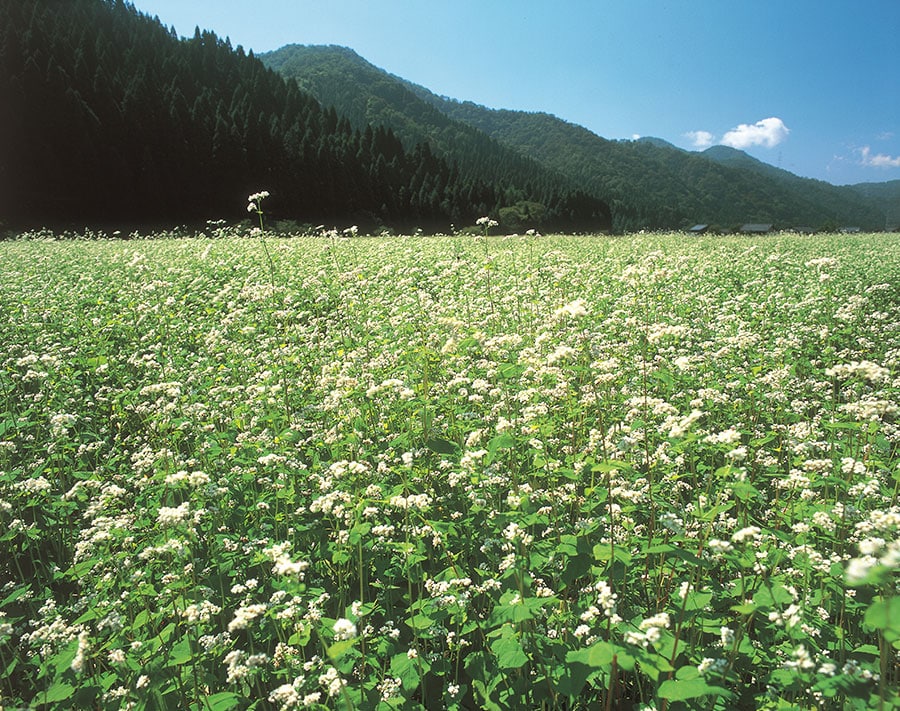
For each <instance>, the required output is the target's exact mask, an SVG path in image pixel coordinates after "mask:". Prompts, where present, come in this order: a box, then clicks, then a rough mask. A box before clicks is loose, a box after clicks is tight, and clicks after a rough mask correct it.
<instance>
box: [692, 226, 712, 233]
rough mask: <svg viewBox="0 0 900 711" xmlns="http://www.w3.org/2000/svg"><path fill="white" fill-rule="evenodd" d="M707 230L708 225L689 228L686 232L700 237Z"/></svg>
mask: <svg viewBox="0 0 900 711" xmlns="http://www.w3.org/2000/svg"><path fill="white" fill-rule="evenodd" d="M708 229H709V225H694V226H693V227H691V229H689V230H688V232H691V233H692V234H695V235H702V234H703V233H704V232H706V231H707V230H708Z"/></svg>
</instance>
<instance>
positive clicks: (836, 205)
mask: <svg viewBox="0 0 900 711" xmlns="http://www.w3.org/2000/svg"><path fill="white" fill-rule="evenodd" d="M260 58H261V59H262V61H263V62H264V63H266V65H267V66H269V67H270V68H273V69H276V70H277V71H280V72H281V73H282V74H284V75H285V76H288V77H291V78H293V79H295V80H296V81H297V82H298V85H299V86H301V87H303V88H305V89H306V90H308V91H309V92H310V93H312V94H313V95H314V96H316V97H317V98H318V99H319V100H320V101H321V102H322V103H323V104H324V105H328V106H335V107H336V108H337V110H338V111H339V112H341V113H343V114H345V115H347V116H348V117H351V120H355V121H357V122H368V123H372V124H382V125H385V126H390V127H391V128H392V129H393V130H394V131H396V132H397V135H398V136H399V137H401V140H403V141H404V142H409V141H422V140H427V141H429V142H430V143H431V144H432V145H433V146H434V147H435V150H436V152H438V153H439V154H440V155H442V156H444V157H446V158H448V159H453V160H458V161H459V164H460V166H466V165H467V160H471V157H470V158H468V159H467V158H465V157H463V156H462V155H461V154H464V153H468V152H470V148H469V146H471V145H474V142H475V141H477V140H483V138H482V139H478V138H477V136H476V135H475V134H466V133H465V131H464V129H463V128H462V127H468V128H470V129H476V130H477V131H478V132H480V133H481V134H483V135H484V136H487V137H489V138H490V139H493V140H494V141H495V142H496V144H499V146H500V147H502V148H505V149H507V150H512V151H514V152H516V153H518V154H519V155H520V156H524V157H527V158H529V159H531V160H532V161H535V162H537V163H538V164H540V165H541V166H542V167H543V168H545V169H549V170H550V171H552V172H553V173H555V174H557V175H563V176H566V177H567V178H568V179H570V180H571V181H574V183H575V184H577V185H578V186H580V187H581V188H583V189H584V190H585V191H587V192H589V193H593V194H597V195H600V196H602V197H603V198H605V199H606V200H607V201H608V202H609V204H610V206H611V209H612V212H613V221H614V226H615V228H616V229H619V230H629V229H639V228H651V229H655V228H678V227H685V226H688V225H691V224H694V223H700V222H702V223H707V224H714V225H717V226H720V227H723V228H734V227H736V226H738V225H740V224H742V223H745V222H771V223H775V224H776V225H777V226H779V227H791V226H801V225H802V226H813V227H818V226H822V225H832V226H839V225H848V224H853V225H859V226H861V227H864V228H866V229H883V228H884V226H885V210H884V205H883V204H882V203H881V202H879V201H878V200H877V199H873V198H872V197H871V196H868V195H866V194H865V193H863V192H859V191H854V190H852V189H850V188H847V187H836V186H833V185H830V184H828V183H824V182H822V181H816V180H810V179H806V178H800V177H798V176H796V175H793V174H791V173H789V172H787V171H782V170H779V169H778V168H774V167H773V166H768V165H767V164H765V163H762V162H760V161H756V160H755V159H753V158H751V157H750V156H749V155H747V154H746V153H743V152H741V151H735V150H734V149H730V148H727V147H724V146H717V147H715V148H712V149H709V150H708V151H706V152H704V153H695V152H689V151H684V150H681V149H679V148H676V147H675V146H673V145H672V144H670V143H667V142H666V141H663V140H661V139H657V138H642V139H638V140H636V141H611V140H607V139H605V138H602V137H600V136H598V135H596V134H594V133H592V132H591V131H589V130H587V129H586V128H584V127H582V126H578V125H576V124H572V123H569V122H567V121H564V120H562V119H559V118H557V117H556V116H553V115H552V114H549V113H543V112H522V111H510V110H504V109H489V108H486V107H484V106H480V105H477V104H474V103H472V102H467V101H458V100H455V99H450V98H447V97H443V96H439V95H437V94H435V93H433V92H432V91H430V90H429V89H426V88H424V87H421V86H418V85H416V84H413V83H411V82H408V81H405V80H403V79H401V78H399V77H396V76H393V75H391V74H389V73H387V72H385V71H383V70H381V69H378V68H377V67H374V66H373V65H372V64H370V63H369V62H367V61H366V60H364V59H363V58H361V57H359V56H358V55H357V54H356V53H354V52H352V51H351V50H347V49H345V48H339V47H316V46H298V45H291V46H288V47H284V48H282V49H280V50H276V51H275V52H272V53H269V54H265V55H261V56H260ZM481 145H486V144H481ZM463 147H465V148H463ZM460 149H462V150H460ZM484 150H487V149H486V148H485V149H484ZM490 150H491V151H497V150H498V149H497V147H496V146H494V145H492V146H491V148H490ZM484 155H488V153H484ZM490 155H500V153H499V152H498V153H496V154H494V153H490ZM504 155H508V154H504ZM465 169H466V168H464V167H461V170H465Z"/></svg>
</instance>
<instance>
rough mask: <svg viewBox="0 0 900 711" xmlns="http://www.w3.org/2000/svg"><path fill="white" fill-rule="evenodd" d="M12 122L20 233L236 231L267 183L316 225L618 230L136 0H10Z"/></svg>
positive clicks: (564, 185)
mask: <svg viewBox="0 0 900 711" xmlns="http://www.w3.org/2000/svg"><path fill="white" fill-rule="evenodd" d="M0 129H2V131H0V135H2V136H3V139H2V140H3V145H2V153H0V184H2V185H3V186H4V190H2V191H0V215H2V217H0V219H2V220H3V221H5V222H6V224H7V226H33V225H85V224H103V225H106V224H117V223H119V224H129V225H131V224H137V223H143V224H149V223H157V224H172V223H173V222H185V223H189V222H200V221H203V220H207V219H219V218H224V219H228V220H234V219H238V217H240V216H242V213H243V215H245V214H246V213H244V207H245V205H246V203H245V198H246V196H247V195H248V194H250V193H252V192H255V191H257V190H261V189H265V190H268V191H270V192H271V194H272V197H271V199H270V200H269V201H268V202H267V205H266V207H267V209H269V210H272V212H273V214H274V215H275V216H277V217H281V218H290V219H293V220H298V221H303V222H309V223H317V222H332V223H340V222H344V223H350V222H353V223H358V224H360V225H365V226H366V227H370V228H374V227H376V226H392V227H397V228H400V229H408V228H412V227H422V228H424V229H445V228H448V227H449V226H450V225H451V224H456V225H460V226H461V225H466V224H472V223H474V221H475V220H476V218H477V217H479V216H481V215H487V214H490V215H492V216H497V217H499V216H501V215H503V216H505V217H506V218H507V221H508V222H509V223H510V226H515V227H522V228H526V227H540V228H545V229H559V230H566V231H593V230H600V229H606V228H608V227H609V226H610V213H609V208H608V206H607V205H606V203H605V202H604V201H603V200H602V199H601V198H600V197H598V196H597V194H596V193H590V192H585V191H581V190H578V189H576V188H575V187H573V185H572V184H571V183H569V182H567V181H566V180H565V179H563V178H561V177H560V176H552V175H550V174H549V173H548V171H546V170H545V171H541V170H540V169H538V168H537V166H536V164H535V163H534V162H533V161H529V160H526V159H523V158H522V157H521V156H519V155H518V154H515V153H513V152H507V153H506V154H505V158H504V157H503V155H504V154H501V155H500V156H499V157H495V156H492V158H491V161H494V162H491V161H488V162H487V163H484V162H482V165H481V167H480V169H477V170H476V169H473V166H472V165H471V164H470V163H469V162H466V161H463V163H464V164H465V169H461V168H460V161H458V160H457V158H455V157H454V156H449V155H442V154H440V152H438V151H435V150H434V149H433V148H432V146H431V144H430V143H429V142H428V141H425V140H423V141H418V142H416V143H414V144H409V143H404V142H403V141H401V139H400V138H398V137H397V135H395V133H394V131H393V130H392V129H391V128H390V127H389V126H384V125H371V124H365V125H363V124H360V123H358V122H351V121H350V120H349V119H348V118H346V117H345V116H342V115H341V114H339V113H338V112H337V111H336V110H335V108H334V107H333V106H328V105H323V104H322V103H321V102H320V101H319V100H317V99H316V98H315V97H313V96H312V95H311V94H309V93H307V92H306V91H303V90H301V89H300V88H298V86H297V84H296V82H294V81H291V80H287V79H285V78H283V77H282V76H281V75H279V74H277V73H276V72H274V71H272V70H271V69H268V68H266V67H265V66H264V65H263V64H262V62H260V61H259V60H258V59H257V58H256V57H254V56H253V54H252V52H250V53H245V52H244V50H243V49H242V48H241V47H237V48H234V47H232V46H231V44H230V42H229V41H228V40H227V39H225V40H223V39H221V38H219V37H217V36H216V35H215V34H213V33H211V32H207V31H201V30H200V29H199V28H198V29H197V30H196V32H195V33H194V35H193V37H190V38H185V39H180V38H178V37H177V36H176V34H175V32H174V30H171V29H167V28H166V27H165V26H164V25H163V24H162V23H161V22H160V21H159V19H158V18H150V17H148V16H146V15H144V14H142V13H140V12H138V11H137V10H136V9H135V8H134V7H133V6H132V5H130V4H128V3H125V2H123V1H122V0H67V2H57V1H54V0H29V1H26V2H22V1H19V0H0ZM483 140H486V141H488V142H490V139H487V138H484V139H483ZM498 161H499V162H498ZM528 220H530V221H532V222H534V224H525V222H526V221H528ZM512 223H515V224H512Z"/></svg>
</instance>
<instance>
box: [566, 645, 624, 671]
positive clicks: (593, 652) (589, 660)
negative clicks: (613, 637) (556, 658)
mask: <svg viewBox="0 0 900 711" xmlns="http://www.w3.org/2000/svg"><path fill="white" fill-rule="evenodd" d="M615 653H616V648H615V647H614V646H613V645H611V644H610V643H609V642H595V643H594V644H592V645H591V646H590V647H585V648H584V649H575V650H572V651H571V652H568V653H567V654H566V661H567V662H568V663H569V664H573V663H578V664H584V665H585V666H587V667H590V668H591V669H606V668H608V667H609V666H610V665H611V664H612V659H613V655H615Z"/></svg>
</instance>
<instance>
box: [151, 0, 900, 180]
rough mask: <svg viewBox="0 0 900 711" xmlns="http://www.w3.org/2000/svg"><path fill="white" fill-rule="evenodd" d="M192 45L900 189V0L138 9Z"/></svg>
mask: <svg viewBox="0 0 900 711" xmlns="http://www.w3.org/2000/svg"><path fill="white" fill-rule="evenodd" d="M134 4H135V6H136V7H137V8H138V9H139V10H141V11H143V12H146V13H147V14H149V15H151V16H152V15H157V16H159V18H160V20H161V21H162V22H163V23H164V24H165V25H166V26H174V27H175V29H176V31H177V32H178V34H180V35H186V36H190V35H192V34H193V31H194V27H195V26H198V25H199V26H200V27H201V29H210V30H213V31H214V32H216V34H218V35H220V36H222V37H226V36H227V37H229V38H230V39H231V42H232V44H234V45H238V44H240V45H242V46H243V47H244V49H247V50H249V49H252V50H254V51H255V52H265V51H269V50H273V49H277V48H278V47H281V46H283V45H285V44H291V43H296V44H337V45H343V46H346V47H350V48H351V49H353V50H355V51H356V52H357V53H358V54H360V55H361V56H362V57H364V58H365V59H367V60H368V61H370V62H371V63H372V64H375V65H376V66H378V67H381V68H383V69H386V70H387V71H389V72H391V73H393V74H396V75H398V76H400V77H403V78H404V79H408V80H410V81H412V82H415V83H417V84H421V85H422V86H425V87H427V88H428V89H431V90H432V91H434V92H435V93H437V94H441V95H444V96H449V97H452V98H455V99H461V100H468V101H474V102H476V103H479V104H484V105H485V106H489V107H491V108H507V109H519V110H525V111H547V112H549V113H552V114H555V115H556V116H559V117H560V118H563V119H565V120H567V121H571V122H572V123H577V124H580V125H582V126H585V127H586V128H588V129H590V130H592V131H594V132H595V133H597V134H598V135H600V136H603V137H605V138H617V139H630V138H633V137H637V136H656V137H659V138H663V139H665V140H667V141H670V142H671V143H674V144H675V145H677V146H680V147H682V148H686V149H690V150H697V149H700V148H703V147H706V146H709V145H714V144H717V143H724V144H726V145H732V146H734V147H736V148H741V149H743V150H746V151H747V152H748V153H750V154H751V155H753V156H755V157H757V158H759V159H760V160H764V161H766V162H768V163H771V164H773V165H777V166H779V167H781V168H785V169H786V170H790V171H791V172H794V173H797V174H798V175H802V176H805V177H811V178H818V179H820V180H827V181H828V182H831V183H835V184H838V185H842V184H847V183H858V182H868V181H872V182H876V181H884V180H895V179H900V0H815V1H811V0H755V1H754V2H748V1H746V0H745V1H738V0H452V1H448V0H377V1H376V0H317V1H315V2H313V1H312V0H190V1H186V0H134Z"/></svg>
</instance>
